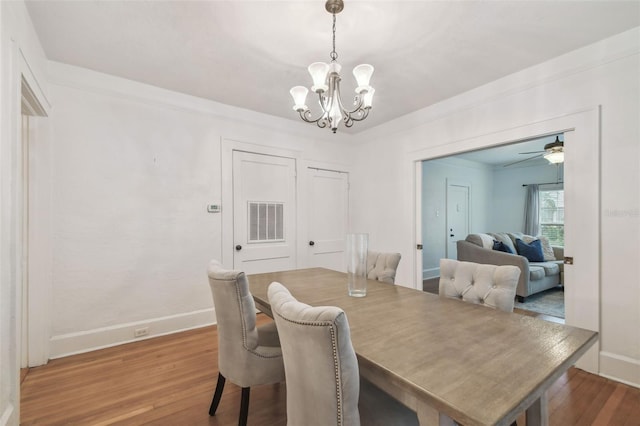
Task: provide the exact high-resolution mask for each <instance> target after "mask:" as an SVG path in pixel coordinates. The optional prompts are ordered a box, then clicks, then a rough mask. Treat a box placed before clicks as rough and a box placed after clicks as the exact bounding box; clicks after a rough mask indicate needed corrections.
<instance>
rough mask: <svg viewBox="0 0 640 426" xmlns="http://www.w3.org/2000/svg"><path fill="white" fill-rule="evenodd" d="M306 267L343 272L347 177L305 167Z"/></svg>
mask: <svg viewBox="0 0 640 426" xmlns="http://www.w3.org/2000/svg"><path fill="white" fill-rule="evenodd" d="M307 197H308V198H307V200H308V201H307V207H308V216H307V217H308V218H309V219H308V220H309V221H308V225H307V265H308V266H309V267H323V268H329V269H334V270H336V271H344V270H345V268H346V265H345V258H344V247H345V236H346V234H347V229H348V218H349V174H348V173H344V172H336V171H329V170H319V169H315V168H311V167H309V168H307Z"/></svg>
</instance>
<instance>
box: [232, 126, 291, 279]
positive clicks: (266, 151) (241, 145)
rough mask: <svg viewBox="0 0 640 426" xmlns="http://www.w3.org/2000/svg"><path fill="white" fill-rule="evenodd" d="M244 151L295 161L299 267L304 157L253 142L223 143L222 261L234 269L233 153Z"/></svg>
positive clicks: (233, 141)
mask: <svg viewBox="0 0 640 426" xmlns="http://www.w3.org/2000/svg"><path fill="white" fill-rule="evenodd" d="M234 151H243V152H248V153H252V154H259V155H271V156H274V157H285V158H292V159H294V160H295V162H296V176H297V179H296V184H295V185H296V188H295V194H296V199H295V201H294V203H295V204H294V205H295V209H296V213H295V220H296V224H297V226H296V228H297V229H298V231H297V233H296V236H295V237H294V238H293V244H294V246H295V247H294V250H295V252H296V267H297V265H298V264H299V259H300V244H299V241H300V217H301V212H300V181H299V176H300V172H299V171H300V169H301V165H300V159H301V157H302V154H301V152H300V151H294V150H289V149H285V148H275V147H271V146H266V145H260V144H255V143H250V142H242V141H237V140H234V139H228V138H224V137H223V138H221V140H220V162H221V163H220V173H221V183H222V185H221V186H222V190H221V205H222V208H221V222H222V238H221V247H220V253H221V255H222V258H221V259H220V262H221V263H222V264H223V265H224V267H225V268H228V269H233V251H234V248H233V247H234V236H233V232H234V226H233V221H234V214H233V213H234V212H233V152H234Z"/></svg>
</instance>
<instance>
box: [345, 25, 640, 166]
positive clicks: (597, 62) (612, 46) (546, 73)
mask: <svg viewBox="0 0 640 426" xmlns="http://www.w3.org/2000/svg"><path fill="white" fill-rule="evenodd" d="M639 38H640V27H635V28H632V29H630V30H628V31H625V32H623V33H620V34H617V35H614V36H612V37H609V38H606V39H604V40H600V41H597V42H595V43H593V44H590V45H587V46H584V47H581V48H579V49H576V50H572V51H570V52H568V53H565V54H563V55H561V56H558V57H555V58H551V59H549V60H548V61H545V62H543V63H540V64H537V65H533V66H531V67H529V68H526V69H524V70H522V71H518V72H515V73H513V74H509V75H507V76H505V77H502V78H500V79H498V80H493V81H491V82H489V83H487V84H485V85H483V86H480V87H476V88H474V89H471V90H469V91H467V92H464V93H461V94H459V95H456V96H452V97H450V98H447V99H444V100H443V101H441V102H438V103H437V104H435V105H432V106H429V107H426V108H423V109H421V110H418V111H415V112H412V113H409V114H406V115H403V116H401V117H399V118H397V119H395V120H392V121H390V122H387V123H383V124H381V125H379V126H376V127H373V128H370V129H367V130H364V131H362V132H359V133H357V134H355V135H354V136H356V139H357V141H356V142H357V143H366V141H368V140H369V139H371V138H381V137H391V138H394V139H396V140H398V139H402V138H403V136H405V135H407V134H411V133H412V132H413V131H415V129H416V128H419V127H420V126H422V125H424V123H428V122H434V121H438V120H441V119H444V118H445V117H449V116H451V115H454V114H457V113H459V112H460V111H461V110H471V109H473V108H475V107H478V106H481V105H485V104H488V103H491V102H492V101H495V100H500V99H504V98H507V97H510V96H514V95H516V94H518V93H522V92H525V91H527V90H529V89H532V88H534V87H537V86H541V85H544V84H549V83H551V82H554V81H560V80H563V79H565V78H567V77H570V76H573V75H578V74H581V73H583V72H585V71H588V70H591V69H595V68H598V67H600V66H602V65H605V64H608V63H611V62H615V61H618V60H622V59H624V58H627V57H629V56H634V55H637V54H638V50H637V44H638V42H637V40H638V39H639ZM523 82H526V83H525V84H523ZM433 158H436V157H433Z"/></svg>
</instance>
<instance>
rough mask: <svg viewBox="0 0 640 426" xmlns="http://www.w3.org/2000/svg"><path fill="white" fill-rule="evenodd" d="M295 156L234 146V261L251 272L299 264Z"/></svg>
mask: <svg viewBox="0 0 640 426" xmlns="http://www.w3.org/2000/svg"><path fill="white" fill-rule="evenodd" d="M295 193H296V162H295V160H294V159H292V158H284V157H276V156H271V155H262V154H254V153H249V152H242V151H234V152H233V212H234V218H233V239H234V256H233V267H234V269H239V270H242V271H244V272H245V273H247V274H255V273H262V272H273V271H284V270H289V269H295V268H296V256H295V253H296V244H295V241H296V207H295V203H296V199H295Z"/></svg>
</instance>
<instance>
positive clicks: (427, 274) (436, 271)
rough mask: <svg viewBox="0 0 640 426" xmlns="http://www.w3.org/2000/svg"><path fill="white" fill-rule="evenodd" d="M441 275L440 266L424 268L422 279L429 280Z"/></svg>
mask: <svg viewBox="0 0 640 426" xmlns="http://www.w3.org/2000/svg"><path fill="white" fill-rule="evenodd" d="M439 276H440V268H428V269H423V270H422V280H423V281H424V280H429V279H431V278H437V277H439Z"/></svg>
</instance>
